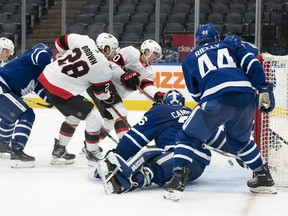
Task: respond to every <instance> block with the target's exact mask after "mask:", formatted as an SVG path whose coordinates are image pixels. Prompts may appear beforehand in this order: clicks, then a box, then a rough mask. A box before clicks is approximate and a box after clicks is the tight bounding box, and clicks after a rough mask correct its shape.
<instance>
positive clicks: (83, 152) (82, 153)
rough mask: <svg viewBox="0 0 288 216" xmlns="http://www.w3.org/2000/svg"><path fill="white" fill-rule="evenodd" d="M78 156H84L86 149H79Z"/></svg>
mask: <svg viewBox="0 0 288 216" xmlns="http://www.w3.org/2000/svg"><path fill="white" fill-rule="evenodd" d="M79 154H80V155H86V148H85V147H83V148H82V149H81V152H79Z"/></svg>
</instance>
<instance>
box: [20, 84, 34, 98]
mask: <svg viewBox="0 0 288 216" xmlns="http://www.w3.org/2000/svg"><path fill="white" fill-rule="evenodd" d="M35 87H36V83H35V80H31V81H30V82H29V83H28V85H27V87H25V88H24V89H21V95H22V96H24V95H27V94H29V93H31V92H33V91H34V89H35Z"/></svg>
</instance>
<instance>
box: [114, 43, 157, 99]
mask: <svg viewBox="0 0 288 216" xmlns="http://www.w3.org/2000/svg"><path fill="white" fill-rule="evenodd" d="M140 55H141V54H140V51H139V50H138V49H136V48H135V47H133V46H127V47H124V48H122V49H120V51H119V53H118V55H116V56H115V57H114V58H113V60H112V61H113V62H114V63H115V64H112V70H113V75H112V83H113V85H114V86H115V88H116V90H117V92H118V94H119V95H120V96H121V98H125V97H127V96H128V95H129V94H130V93H131V91H129V90H127V89H126V88H124V87H123V85H122V83H121V79H120V77H121V75H123V74H124V73H125V72H124V71H137V72H138V73H139V74H140V77H139V79H140V82H141V83H140V87H141V88H142V89H145V91H146V92H147V93H148V94H149V95H151V96H152V97H153V96H154V94H155V93H156V92H158V91H159V89H158V88H157V87H155V86H154V84H153V82H154V77H155V72H154V70H153V69H152V67H151V66H150V65H147V64H146V63H144V62H143V61H142V60H141V59H140ZM122 69H123V70H124V71H123V70H122Z"/></svg>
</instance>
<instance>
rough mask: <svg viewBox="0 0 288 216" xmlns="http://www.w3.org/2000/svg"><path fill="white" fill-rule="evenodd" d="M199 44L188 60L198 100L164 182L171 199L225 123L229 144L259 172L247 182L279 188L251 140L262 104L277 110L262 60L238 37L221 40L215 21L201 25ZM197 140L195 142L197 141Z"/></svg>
mask: <svg viewBox="0 0 288 216" xmlns="http://www.w3.org/2000/svg"><path fill="white" fill-rule="evenodd" d="M195 37H196V43H197V47H196V48H195V49H194V50H193V51H192V52H191V53H189V54H188V55H187V56H186V57H185V59H184V60H183V62H182V69H183V73H184V78H185V82H186V86H187V89H188V91H189V92H190V93H191V95H192V97H193V99H194V100H195V101H196V102H198V105H197V106H196V107H195V109H194V110H193V113H192V114H191V115H190V116H189V118H188V119H187V121H186V122H185V124H184V125H183V129H182V130H181V131H180V132H179V133H178V134H177V136H176V147H175V150H174V156H173V157H174V169H173V170H174V174H173V177H172V179H171V180H170V181H169V182H167V183H166V184H165V185H164V189H165V190H166V195H165V196H164V197H165V198H167V199H172V200H173V199H179V195H180V193H181V192H183V191H184V188H185V185H186V182H187V177H188V176H189V172H190V168H189V167H190V164H191V162H192V161H193V160H194V159H195V157H196V154H195V149H197V148H198V146H199V145H202V143H203V142H204V141H205V140H207V139H208V138H209V137H210V136H211V133H212V132H213V131H214V130H215V129H216V128H218V127H219V126H220V125H224V128H225V134H226V139H227V142H228V144H229V146H230V147H231V148H232V149H233V150H234V151H235V152H237V154H238V155H239V156H240V157H241V159H242V160H243V161H244V162H245V164H246V165H247V166H248V167H249V168H250V169H251V170H253V171H254V172H255V178H253V179H252V180H249V181H248V182H247V185H248V187H249V189H250V190H251V191H252V192H255V193H276V190H275V188H274V181H273V179H272V177H271V175H270V171H269V168H268V164H264V163H263V160H262V157H261V155H260V152H259V149H258V147H257V145H256V144H255V142H254V141H253V140H250V134H251V128H252V122H253V119H254V113H255V110H256V101H257V100H256V96H257V95H256V94H255V89H256V90H257V91H258V96H259V100H258V106H259V108H260V109H261V110H262V111H264V112H270V111H272V110H273V109H274V106H275V100H274V95H273V86H272V85H271V84H270V83H268V82H267V81H266V79H265V73H264V70H263V67H262V65H261V64H260V62H259V61H258V60H257V59H256V58H255V56H254V55H253V54H252V53H249V52H248V50H247V49H246V48H245V46H243V44H242V43H241V40H240V39H239V38H238V37H229V38H227V39H225V40H222V41H219V35H218V32H217V30H216V28H215V26H214V25H212V24H210V23H209V24H204V25H200V26H199V28H198V29H197V31H196V34H195ZM191 140H192V142H191Z"/></svg>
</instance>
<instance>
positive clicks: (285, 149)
mask: <svg viewBox="0 0 288 216" xmlns="http://www.w3.org/2000/svg"><path fill="white" fill-rule="evenodd" d="M262 57H263V66H264V70H265V73H266V77H267V80H268V81H270V82H272V83H273V84H274V86H275V88H274V95H275V105H276V106H275V109H274V110H273V111H272V112H271V113H268V114H265V113H260V112H257V113H256V118H255V141H256V142H257V144H258V145H259V146H260V149H261V154H262V156H263V158H264V159H265V161H267V162H268V163H269V167H270V171H271V174H272V176H273V178H274V181H275V184H276V186H278V187H288V133H287V132H288V116H287V110H288V109H287V108H288V100H287V96H288V92H287V91H288V90H287V84H288V82H287V81H288V75H287V73H288V56H274V55H270V54H266V53H264V54H262Z"/></svg>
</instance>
